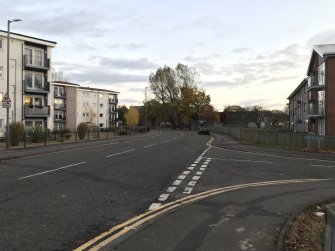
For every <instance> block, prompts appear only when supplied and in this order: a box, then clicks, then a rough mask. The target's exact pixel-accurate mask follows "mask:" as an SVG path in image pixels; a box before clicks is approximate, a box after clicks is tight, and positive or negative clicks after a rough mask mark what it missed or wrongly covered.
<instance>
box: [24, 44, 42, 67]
mask: <svg viewBox="0 0 335 251" xmlns="http://www.w3.org/2000/svg"><path fill="white" fill-rule="evenodd" d="M24 53H25V63H26V64H30V65H36V66H43V50H40V49H35V48H25V49H24Z"/></svg>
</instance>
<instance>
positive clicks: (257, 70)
mask: <svg viewBox="0 0 335 251" xmlns="http://www.w3.org/2000/svg"><path fill="white" fill-rule="evenodd" d="M0 6H1V12H2V14H1V16H0V29H1V30H7V20H12V19H16V18H20V19H22V20H23V21H22V22H17V23H12V24H11V31H12V32H16V33H20V34H24V35H28V36H33V37H38V38H42V39H45V40H51V41H55V42H57V46H56V47H55V48H54V49H53V52H52V63H53V68H54V71H56V72H60V71H61V72H63V74H64V76H65V78H66V80H67V81H69V82H72V83H77V84H80V85H83V86H89V87H97V88H104V89H110V90H113V91H118V92H120V95H119V105H127V106H130V105H141V104H143V101H144V97H145V94H144V92H145V91H144V90H145V87H146V86H149V81H148V78H149V75H150V74H151V73H154V72H155V71H156V70H157V69H158V68H159V67H163V66H164V65H168V66H170V67H172V68H174V67H175V66H176V65H177V64H178V63H182V64H186V65H188V66H192V67H195V69H196V70H197V72H198V73H199V74H200V82H199V87H200V88H202V89H204V90H205V91H206V93H207V94H209V95H210V96H211V101H212V102H211V103H212V105H213V106H214V108H215V109H216V110H218V111H222V110H223V109H224V107H225V106H227V105H240V106H252V105H261V106H262V107H264V108H266V109H270V110H272V109H279V110H284V107H285V105H286V103H287V102H288V101H287V97H288V96H289V95H290V94H291V93H292V92H293V91H294V89H295V88H296V87H297V86H298V85H299V84H300V82H301V81H302V79H303V78H304V77H305V76H306V72H307V67H308V64H309V60H310V56H311V53H312V49H313V45H316V44H331V43H335V16H334V10H335V1H334V0H252V1H251V0H234V1H231V0H230V1H228V0H178V1H176V0H169V1H159V0H142V1H139V0H137V1H136V0H122V1H116V0H94V1H92V0H57V1H44V0H0ZM149 97H150V98H153V97H154V96H153V95H152V94H150V93H149Z"/></svg>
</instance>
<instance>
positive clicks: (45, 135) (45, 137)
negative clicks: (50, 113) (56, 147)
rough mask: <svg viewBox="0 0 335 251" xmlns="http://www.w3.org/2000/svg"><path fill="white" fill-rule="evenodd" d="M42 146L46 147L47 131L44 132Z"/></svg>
mask: <svg viewBox="0 0 335 251" xmlns="http://www.w3.org/2000/svg"><path fill="white" fill-rule="evenodd" d="M44 145H45V146H46V145H47V130H44Z"/></svg>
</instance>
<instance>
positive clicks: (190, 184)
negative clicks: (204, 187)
mask: <svg viewBox="0 0 335 251" xmlns="http://www.w3.org/2000/svg"><path fill="white" fill-rule="evenodd" d="M196 184H197V182H196V181H190V182H189V183H188V185H189V186H192V187H194V186H195V185H196Z"/></svg>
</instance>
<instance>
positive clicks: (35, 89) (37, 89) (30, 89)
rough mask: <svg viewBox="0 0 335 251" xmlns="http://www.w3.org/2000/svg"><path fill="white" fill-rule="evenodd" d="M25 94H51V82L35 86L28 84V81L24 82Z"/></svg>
mask: <svg viewBox="0 0 335 251" xmlns="http://www.w3.org/2000/svg"><path fill="white" fill-rule="evenodd" d="M23 86H24V92H25V93H49V92H50V82H46V81H45V82H44V84H37V83H35V84H34V85H33V84H32V83H28V81H27V80H23Z"/></svg>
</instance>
